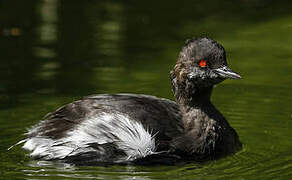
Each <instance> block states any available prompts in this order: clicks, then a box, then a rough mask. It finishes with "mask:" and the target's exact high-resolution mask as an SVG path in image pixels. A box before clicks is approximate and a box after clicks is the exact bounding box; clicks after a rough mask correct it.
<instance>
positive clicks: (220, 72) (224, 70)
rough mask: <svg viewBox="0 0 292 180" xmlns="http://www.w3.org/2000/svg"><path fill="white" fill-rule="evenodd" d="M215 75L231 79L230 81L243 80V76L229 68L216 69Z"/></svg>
mask: <svg viewBox="0 0 292 180" xmlns="http://www.w3.org/2000/svg"><path fill="white" fill-rule="evenodd" d="M214 71H215V73H217V74H218V75H219V76H221V77H222V78H230V79H241V76H240V75H239V74H237V73H236V72H233V71H232V70H231V69H230V68H229V67H227V66H222V67H220V68H218V69H214Z"/></svg>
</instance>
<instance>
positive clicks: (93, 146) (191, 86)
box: [23, 38, 241, 164]
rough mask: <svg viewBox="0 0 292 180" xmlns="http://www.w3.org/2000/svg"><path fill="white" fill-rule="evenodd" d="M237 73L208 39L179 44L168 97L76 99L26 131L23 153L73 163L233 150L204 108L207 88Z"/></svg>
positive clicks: (227, 133)
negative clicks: (170, 97) (180, 47)
mask: <svg viewBox="0 0 292 180" xmlns="http://www.w3.org/2000/svg"><path fill="white" fill-rule="evenodd" d="M226 78H240V76H239V75H238V74H236V73H234V72H232V71H231V70H230V69H228V68H227V63H226V58H225V51H224V49H223V47H222V46H221V45H219V44H218V43H217V42H215V41H213V40H211V39H208V38H198V39H192V40H189V41H187V42H186V44H185V46H184V47H183V49H182V51H181V53H180V55H179V58H178V61H177V63H176V65H175V67H174V70H173V71H172V72H171V81H172V85H173V92H174V95H175V99H176V102H174V101H171V100H167V99H163V98H158V97H155V96H148V95H137V94H114V95H109V94H101V95H92V96H88V97H84V98H83V99H81V100H78V101H75V102H73V103H70V104H68V105H65V106H63V107H61V108H59V109H58V110H56V111H55V112H52V113H49V114H48V115H47V116H46V117H45V120H43V121H41V122H40V123H38V124H37V125H35V126H34V127H33V128H31V129H30V130H29V132H28V133H27V136H28V137H27V139H25V140H24V142H25V144H24V146H23V148H24V149H27V150H29V151H31V154H30V155H31V156H33V157H36V158H43V159H46V160H63V161H66V162H72V163H76V164H98V163H135V162H137V163H141V162H142V163H143V161H144V162H145V161H149V162H150V160H154V161H155V160H156V161H157V160H158V159H160V158H161V159H165V158H170V159H172V160H175V161H176V160H205V159H213V158H216V157H219V156H222V155H226V154H229V153H233V152H236V151H237V150H238V149H240V147H241V143H240V142H239V139H238V136H237V134H236V132H235V131H234V129H233V128H232V127H231V126H230V125H229V124H228V122H227V121H226V119H225V118H224V117H223V115H222V114H221V113H220V112H219V111H218V110H217V109H216V108H215V107H214V106H213V105H212V103H211V102H210V96H211V92H212V88H213V85H214V84H216V83H219V82H221V81H223V80H224V79H226Z"/></svg>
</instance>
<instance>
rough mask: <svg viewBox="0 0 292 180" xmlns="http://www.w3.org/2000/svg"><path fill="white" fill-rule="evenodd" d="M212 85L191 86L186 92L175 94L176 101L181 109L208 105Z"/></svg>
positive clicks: (186, 109) (185, 109)
mask: <svg viewBox="0 0 292 180" xmlns="http://www.w3.org/2000/svg"><path fill="white" fill-rule="evenodd" d="M212 90H213V86H208V87H192V88H191V89H189V90H188V93H179V95H178V96H176V102H177V103H178V105H179V107H180V109H181V110H183V111H188V110H190V109H200V108H202V107H204V106H206V105H209V104H210V103H211V102H210V98H211V94H212Z"/></svg>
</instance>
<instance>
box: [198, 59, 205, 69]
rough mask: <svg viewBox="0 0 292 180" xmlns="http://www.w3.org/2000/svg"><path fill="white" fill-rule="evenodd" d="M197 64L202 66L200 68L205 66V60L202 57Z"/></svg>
mask: <svg viewBox="0 0 292 180" xmlns="http://www.w3.org/2000/svg"><path fill="white" fill-rule="evenodd" d="M199 66H200V67H202V68H204V67H206V66H207V61H206V60H204V59H202V60H201V61H200V62H199Z"/></svg>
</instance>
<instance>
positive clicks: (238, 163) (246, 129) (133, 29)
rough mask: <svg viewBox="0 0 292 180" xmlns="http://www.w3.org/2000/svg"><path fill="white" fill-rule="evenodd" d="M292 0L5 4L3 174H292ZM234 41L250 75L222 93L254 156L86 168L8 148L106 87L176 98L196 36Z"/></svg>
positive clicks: (233, 50)
mask: <svg viewBox="0 0 292 180" xmlns="http://www.w3.org/2000/svg"><path fill="white" fill-rule="evenodd" d="M291 7H292V2H291V1H267V0H249V1H248V0H240V1H238V0H237V1H236V0H232V1H228V2H227V1H226V2H222V1H221V2H219V1H211V0H207V1H188V0H183V1H178V2H170V1H165V2H163V1H154V0H148V1H144V2H141V1H127V2H122V1H114V0H111V1H110V0H109V1H78V2H72V1H58V0H39V1H32V0H31V1H16V0H14V1H5V2H2V3H1V6H0V8H1V10H0V14H1V16H0V17H1V25H0V28H1V29H0V30H1V38H0V41H1V43H0V46H1V55H0V57H1V58H0V82H1V84H0V178H3V179H15V178H20V179H74V178H75V179H78V178H83V179H86V178H88V179H91V178H95V179H143V180H148V179H149V180H150V179H290V178H291V177H292V151H291V149H292V143H291V142H292V131H291V128H292V124H291V122H292V110H291V105H292V98H291V96H290V95H291V92H292V71H291V68H292V36H291V33H292V13H291V12H292V10H291ZM202 35H208V36H210V37H212V38H214V39H216V40H218V41H219V42H220V43H222V44H223V45H224V47H225V48H226V51H227V57H228V60H229V62H230V66H231V67H232V69H234V70H235V71H237V72H240V74H241V75H242V77H243V79H242V80H238V81H235V80H233V81H232V80H227V81H225V82H223V83H222V84H220V85H219V86H217V87H216V88H215V89H214V93H213V96H212V99H213V102H214V104H215V105H216V106H217V107H218V109H220V111H221V112H222V113H223V114H224V115H225V117H226V118H227V119H228V120H229V122H230V124H231V125H232V126H233V127H234V128H235V129H236V131H237V132H238V134H239V137H240V139H241V141H242V143H243V149H242V151H240V152H238V153H237V154H235V155H231V156H228V157H226V158H222V159H219V160H216V161H210V162H205V163H190V164H178V165H176V166H151V167H149V166H146V167H145V166H107V167H76V166H72V165H68V164H60V163H55V162H46V161H39V160H32V159H30V158H29V157H27V156H26V153H25V152H24V151H23V150H21V148H20V147H15V148H13V149H12V150H10V151H7V148H8V147H10V146H11V145H12V144H14V143H16V142H17V141H19V140H21V139H22V138H24V137H25V136H24V135H23V133H25V132H26V128H28V127H30V126H32V125H34V124H35V123H37V122H38V121H39V120H40V119H41V118H42V117H43V116H44V115H45V114H46V113H48V112H50V111H53V110H55V109H56V108H57V107H59V106H61V105H63V104H66V103H69V102H71V101H73V100H76V99H78V98H80V97H82V96H85V95H89V94H95V93H118V92H131V93H144V94H152V95H156V96H160V97H165V98H170V99H173V97H172V93H171V91H170V82H169V75H168V73H169V71H170V69H171V68H172V67H173V65H174V63H175V61H176V57H177V54H178V52H179V50H180V47H181V46H182V44H183V42H184V40H185V39H186V38H189V37H192V36H202Z"/></svg>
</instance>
